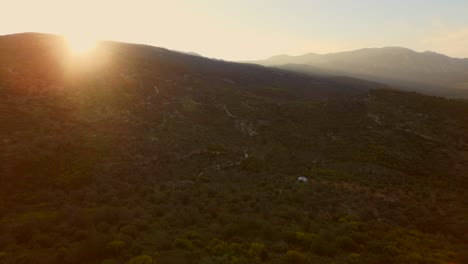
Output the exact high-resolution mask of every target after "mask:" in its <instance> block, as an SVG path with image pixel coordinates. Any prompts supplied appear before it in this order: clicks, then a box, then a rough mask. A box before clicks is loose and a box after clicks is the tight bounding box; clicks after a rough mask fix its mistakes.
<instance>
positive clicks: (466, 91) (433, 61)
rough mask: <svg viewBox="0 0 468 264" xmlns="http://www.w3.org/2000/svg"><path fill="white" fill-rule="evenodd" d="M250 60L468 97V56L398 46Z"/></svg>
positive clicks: (408, 88) (306, 71)
mask: <svg viewBox="0 0 468 264" xmlns="http://www.w3.org/2000/svg"><path fill="white" fill-rule="evenodd" d="M253 63H257V64H261V65H266V66H275V67H279V68H284V69H289V70H294V71H298V72H304V73H308V74H312V75H314V74H315V75H345V76H350V77H356V78H362V79H367V80H372V81H378V82H382V83H385V84H388V85H391V86H393V87H395V88H399V89H407V90H414V91H419V92H423V93H427V94H433V95H439V96H448V97H468V59H466V58H464V59H461V58H451V57H448V56H445V55H443V54H438V53H434V52H430V51H427V52H415V51H413V50H410V49H406V48H400V47H386V48H368V49H360V50H355V51H347V52H339V53H330V54H315V53H308V54H305V55H301V56H288V55H279V56H273V57H270V58H268V59H266V60H261V61H254V62H253Z"/></svg>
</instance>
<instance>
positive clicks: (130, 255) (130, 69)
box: [0, 42, 468, 264]
mask: <svg viewBox="0 0 468 264" xmlns="http://www.w3.org/2000/svg"><path fill="white" fill-rule="evenodd" d="M0 43H2V42H0ZM122 45H123V44H122ZM0 46H1V45H0ZM117 47H120V46H116V47H115V49H116V50H115V52H117V53H118V54H119V56H117V57H116V58H115V60H113V63H114V64H113V66H112V68H106V69H100V70H99V71H97V72H96V73H89V75H85V76H84V77H81V78H78V79H77V80H76V81H75V82H73V84H67V83H62V82H61V81H60V80H56V79H57V78H52V77H54V75H51V77H50V78H45V77H44V76H47V75H46V73H41V71H51V69H50V68H47V67H41V68H39V69H36V67H34V66H28V64H24V65H22V67H23V68H21V70H18V71H23V72H22V73H21V74H22V75H21V76H22V78H18V79H17V78H13V77H11V76H10V75H8V74H7V73H6V71H0V74H2V78H0V87H2V89H3V90H0V102H1V104H0V111H1V114H0V123H1V124H2V129H1V131H0V138H1V140H0V149H2V151H1V153H0V155H1V158H2V163H1V165H0V166H1V167H0V172H1V173H0V201H1V202H0V234H1V235H0V263H6V264H10V263H34V264H41V263H47V264H55V263H60V264H63V263H70V264H73V263H90V264H100V263H106V264H110V263H113V264H125V263H162V264H165V263H178V264H179V263H232V264H234V263H238V264H241V263H327V264H329V263H336V264H345V263H375V264H381V263H395V264H396V263H398V264H400V263H403V264H404V263H408V264H410V263H411V264H412V263H440V264H442V263H444V264H446V263H450V262H452V263H458V264H462V263H468V256H467V255H466V254H465V253H464V252H467V251H468V237H467V232H465V231H466V230H467V228H468V219H467V215H468V207H467V205H466V201H468V196H467V192H466V190H467V188H468V186H467V181H466V172H467V171H468V155H467V154H468V147H467V146H468V145H467V143H468V104H467V103H464V102H458V101H453V100H446V99H441V98H434V97H426V96H421V95H418V94H414V93H401V92H396V91H390V90H376V91H369V92H363V93H362V94H358V95H353V96H347V97H346V98H342V97H339V98H335V97H333V98H334V99H331V98H329V99H324V98H317V97H314V96H312V97H303V96H299V97H298V96H297V94H295V93H293V92H290V93H289V94H288V92H289V90H288V89H285V91H283V92H282V93H285V94H286V95H284V96H283V97H278V94H277V93H276V92H275V93H266V92H265V87H287V86H285V85H284V84H285V83H286V79H285V80H284V82H282V81H281V80H282V79H274V78H276V77H272V76H270V77H271V78H270V79H271V80H273V82H272V83H270V84H265V83H260V84H258V85H256V84H257V83H256V82H253V81H252V78H253V77H252V76H249V75H245V74H247V73H244V72H242V74H239V75H235V76H232V75H228V74H227V73H224V71H222V70H221V69H220V68H219V67H214V69H213V68H210V71H209V72H211V74H210V75H208V74H207V73H206V71H208V70H207V69H206V68H203V67H202V66H203V65H204V64H203V63H202V64H201V65H202V66H197V67H195V68H191V66H190V65H191V64H190V62H185V61H184V60H186V58H185V57H184V55H177V54H173V53H171V52H169V51H164V50H159V49H157V50H153V49H152V48H150V49H149V50H147V49H145V48H144V47H138V49H132V48H129V47H127V46H124V48H122V47H121V48H117ZM0 51H1V50H0ZM38 54H46V53H38ZM0 55H1V56H5V57H8V58H10V56H11V58H14V57H17V58H19V57H18V56H19V55H18V54H16V55H15V54H14V53H12V52H10V53H8V55H7V54H3V53H0ZM37 56H39V55H37ZM43 56H45V55H43ZM153 58H154V59H153ZM171 58H172V59H171ZM174 58H175V59H174ZM190 58H191V59H193V60H202V59H201V58H192V57H190ZM43 60H45V59H43V58H40V61H43ZM45 61H47V60H45ZM20 62H21V60H20ZM34 62H37V60H31V63H32V64H33V63H34ZM206 63H208V62H206ZM210 63H215V62H210ZM216 63H218V62H216ZM219 63H220V65H221V66H223V65H224V67H241V68H242V65H237V66H229V65H230V64H228V66H225V64H222V62H219ZM5 65H10V66H11V67H17V65H16V64H15V61H14V60H1V61H0V67H5ZM50 65H52V64H50ZM216 65H217V66H219V65H218V64H216ZM51 67H52V66H51ZM2 69H3V68H2ZM52 69H53V67H52ZM230 69H232V68H230ZM232 71H233V72H235V70H232ZM38 72H39V73H41V74H39V73H38ZM122 72H124V73H135V72H138V73H139V74H140V77H141V79H142V82H143V84H144V85H143V87H141V86H140V85H139V82H130V81H129V82H124V81H123V77H121V76H120V74H121V73H122ZM227 72H230V71H227ZM28 73H29V75H28ZM35 73H37V74H35ZM226 75H227V76H226ZM273 76H277V75H276V74H275V75H273ZM85 77H86V78H85ZM35 78H38V79H41V80H42V79H45V80H47V85H44V87H56V86H59V85H60V84H63V85H64V86H63V87H62V89H57V90H53V89H52V88H48V89H46V90H42V91H41V90H40V89H39V88H38V90H37V91H36V90H34V89H32V87H33V85H32V84H34V83H37V81H36V79H35ZM225 78H229V79H230V80H232V81H230V82H226V81H225V80H224V79H225ZM259 78H262V75H259ZM284 78H286V77H284ZM288 78H289V77H288ZM291 78H292V77H291ZM267 79H268V78H265V80H267ZM254 80H256V79H254ZM262 80H263V79H262ZM268 80H269V79H268ZM294 80H295V79H294ZM276 81H277V82H280V83H279V84H276V83H275V82H276ZM259 82H262V81H259ZM29 83H32V84H31V87H29V86H27V85H28V84H29ZM155 83H157V84H158V89H159V93H158V94H157V95H156V94H155V91H154V88H153V87H154V84H155ZM23 85H25V86H23ZM317 85H318V84H317ZM292 86H293V87H295V86H294V85H292ZM21 87H29V88H31V89H30V90H28V89H29V88H28V89H25V90H21ZM291 89H292V88H291ZM26 90H27V91H26ZM224 106H226V109H228V110H229V112H230V113H231V114H232V115H234V116H235V117H231V116H229V115H228V114H227V113H226V109H225V107H224ZM252 131H254V132H255V133H251V132H252ZM298 176H305V177H307V178H308V179H309V181H308V182H307V183H304V184H298V183H297V177H298ZM464 254H465V255H464Z"/></svg>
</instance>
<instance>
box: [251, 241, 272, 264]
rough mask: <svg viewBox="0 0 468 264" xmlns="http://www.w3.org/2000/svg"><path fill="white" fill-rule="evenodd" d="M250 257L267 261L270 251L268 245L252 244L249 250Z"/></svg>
mask: <svg viewBox="0 0 468 264" xmlns="http://www.w3.org/2000/svg"><path fill="white" fill-rule="evenodd" d="M247 254H248V255H249V257H251V258H254V259H260V260H261V261H265V260H266V259H267V257H268V253H267V250H266V247H265V245H264V244H262V243H252V244H250V248H249V250H248V251H247Z"/></svg>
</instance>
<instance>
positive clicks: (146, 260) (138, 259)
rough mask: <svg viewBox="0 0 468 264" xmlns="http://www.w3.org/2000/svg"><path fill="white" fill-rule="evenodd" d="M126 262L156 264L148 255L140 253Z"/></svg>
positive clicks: (129, 263) (130, 263)
mask: <svg viewBox="0 0 468 264" xmlns="http://www.w3.org/2000/svg"><path fill="white" fill-rule="evenodd" d="M128 264H156V262H155V261H153V258H152V257H151V256H148V255H140V256H138V257H134V258H132V259H131V260H129V261H128Z"/></svg>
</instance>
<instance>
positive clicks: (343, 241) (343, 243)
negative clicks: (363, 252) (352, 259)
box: [337, 237, 359, 252]
mask: <svg viewBox="0 0 468 264" xmlns="http://www.w3.org/2000/svg"><path fill="white" fill-rule="evenodd" d="M337 245H338V247H340V248H341V249H343V250H344V251H348V252H352V251H356V250H357V249H358V248H359V246H358V245H357V244H356V242H354V240H352V239H351V238H350V237H339V238H338V239H337Z"/></svg>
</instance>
